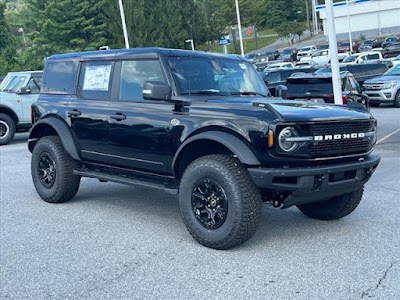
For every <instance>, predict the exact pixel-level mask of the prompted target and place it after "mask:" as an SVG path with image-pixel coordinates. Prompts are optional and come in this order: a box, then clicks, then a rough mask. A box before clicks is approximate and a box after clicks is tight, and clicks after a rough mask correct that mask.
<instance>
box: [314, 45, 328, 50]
mask: <svg viewBox="0 0 400 300" xmlns="http://www.w3.org/2000/svg"><path fill="white" fill-rule="evenodd" d="M326 49H329V44H319V45H317V50H326Z"/></svg>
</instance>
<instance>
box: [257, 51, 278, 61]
mask: <svg viewBox="0 0 400 300" xmlns="http://www.w3.org/2000/svg"><path fill="white" fill-rule="evenodd" d="M261 55H263V56H266V57H268V59H269V61H271V60H276V59H277V58H278V57H279V55H280V53H279V50H273V51H266V52H264V53H261Z"/></svg>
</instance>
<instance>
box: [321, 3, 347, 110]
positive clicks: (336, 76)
mask: <svg viewBox="0 0 400 300" xmlns="http://www.w3.org/2000/svg"><path fill="white" fill-rule="evenodd" d="M325 9H326V24H327V26H328V28H327V29H328V38H329V53H330V55H331V69H332V84H333V94H334V97H335V104H337V105H339V104H343V98H342V86H341V80H340V72H339V58H338V51H337V39H336V27H335V14H334V12H333V2H332V0H326V1H325Z"/></svg>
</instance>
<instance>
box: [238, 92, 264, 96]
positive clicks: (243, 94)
mask: <svg viewBox="0 0 400 300" xmlns="http://www.w3.org/2000/svg"><path fill="white" fill-rule="evenodd" d="M231 95H233V96H261V97H267V95H264V94H261V93H257V92H233V93H231Z"/></svg>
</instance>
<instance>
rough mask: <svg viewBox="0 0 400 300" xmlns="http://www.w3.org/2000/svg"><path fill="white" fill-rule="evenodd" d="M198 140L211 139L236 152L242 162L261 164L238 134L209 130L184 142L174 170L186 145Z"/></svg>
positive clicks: (176, 155) (176, 156)
mask: <svg viewBox="0 0 400 300" xmlns="http://www.w3.org/2000/svg"><path fill="white" fill-rule="evenodd" d="M198 140H211V141H215V142H218V143H220V144H221V145H223V146H225V147H226V148H228V149H229V150H230V151H231V152H232V153H233V154H235V155H236V156H237V157H238V159H239V160H240V162H241V163H242V164H245V165H250V166H258V165H261V163H260V161H259V160H258V159H257V157H256V156H255V155H254V153H253V151H251V149H250V148H249V147H248V146H247V145H246V144H245V143H244V142H243V141H242V140H240V139H239V138H237V137H236V136H234V135H232V134H229V133H226V132H222V131H209V132H203V133H200V134H197V135H195V136H192V137H190V138H188V139H187V140H186V141H185V142H183V143H182V145H181V146H180V147H179V148H178V151H177V152H176V154H175V156H174V159H173V161H172V170H175V166H176V164H177V162H178V159H179V157H180V154H181V153H182V151H183V150H184V149H185V148H186V146H188V145H189V144H190V143H192V142H194V141H198Z"/></svg>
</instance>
